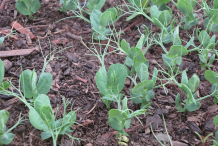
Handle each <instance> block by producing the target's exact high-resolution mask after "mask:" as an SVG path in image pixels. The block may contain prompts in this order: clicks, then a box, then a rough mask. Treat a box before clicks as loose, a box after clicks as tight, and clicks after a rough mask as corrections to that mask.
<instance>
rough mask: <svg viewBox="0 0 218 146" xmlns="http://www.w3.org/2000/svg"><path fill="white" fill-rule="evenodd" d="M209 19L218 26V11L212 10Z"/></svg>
mask: <svg viewBox="0 0 218 146" xmlns="http://www.w3.org/2000/svg"><path fill="white" fill-rule="evenodd" d="M208 15H209V17H210V18H211V19H212V21H213V22H214V23H215V24H216V25H218V9H212V10H210V12H209V14H208Z"/></svg>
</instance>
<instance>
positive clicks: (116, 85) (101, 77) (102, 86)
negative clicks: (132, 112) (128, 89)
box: [96, 64, 127, 108]
mask: <svg viewBox="0 0 218 146" xmlns="http://www.w3.org/2000/svg"><path fill="white" fill-rule="evenodd" d="M126 77H127V71H126V68H125V67H124V66H123V65H122V64H113V65H111V66H110V67H109V69H108V73H107V71H106V69H105V67H101V68H100V69H99V70H98V72H97V73H96V84H97V87H98V89H99V90H100V92H101V94H102V96H106V97H108V98H113V96H116V97H117V96H118V94H119V93H120V91H121V90H122V89H123V86H124V84H125V81H126ZM108 106H109V105H108ZM108 106H107V108H108Z"/></svg>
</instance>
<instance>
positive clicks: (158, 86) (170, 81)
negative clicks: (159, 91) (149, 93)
mask: <svg viewBox="0 0 218 146" xmlns="http://www.w3.org/2000/svg"><path fill="white" fill-rule="evenodd" d="M170 82H171V81H170V80H169V81H168V82H166V83H165V84H162V85H159V86H155V87H154V88H153V89H156V88H160V87H163V86H165V85H167V84H169V83H170Z"/></svg>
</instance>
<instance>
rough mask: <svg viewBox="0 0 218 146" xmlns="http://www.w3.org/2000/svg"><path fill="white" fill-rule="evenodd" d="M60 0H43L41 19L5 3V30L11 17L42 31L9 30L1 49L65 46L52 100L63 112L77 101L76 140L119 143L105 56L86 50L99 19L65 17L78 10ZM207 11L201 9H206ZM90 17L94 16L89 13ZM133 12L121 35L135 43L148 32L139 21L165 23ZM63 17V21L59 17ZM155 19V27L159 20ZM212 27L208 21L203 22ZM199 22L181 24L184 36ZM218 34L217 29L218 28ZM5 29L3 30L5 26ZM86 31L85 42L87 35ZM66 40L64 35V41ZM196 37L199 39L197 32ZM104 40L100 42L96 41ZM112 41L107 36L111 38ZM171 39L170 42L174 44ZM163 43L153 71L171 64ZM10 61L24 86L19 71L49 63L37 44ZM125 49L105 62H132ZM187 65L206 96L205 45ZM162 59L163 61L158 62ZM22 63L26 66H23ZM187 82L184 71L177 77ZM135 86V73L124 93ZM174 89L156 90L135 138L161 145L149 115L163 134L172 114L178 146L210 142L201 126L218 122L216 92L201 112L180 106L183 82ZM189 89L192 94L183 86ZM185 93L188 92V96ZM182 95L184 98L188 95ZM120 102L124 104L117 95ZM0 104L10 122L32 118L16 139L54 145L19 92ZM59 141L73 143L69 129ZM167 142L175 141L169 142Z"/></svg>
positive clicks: (135, 124)
mask: <svg viewBox="0 0 218 146" xmlns="http://www.w3.org/2000/svg"><path fill="white" fill-rule="evenodd" d="M119 4H122V1H121V0H117V1H112V0H107V1H106V3H105V5H104V7H103V9H102V10H103V11H104V10H106V9H108V8H110V7H113V6H116V5H119ZM168 6H169V7H170V8H171V9H172V11H173V15H174V16H177V17H178V19H179V20H180V19H181V18H180V16H179V15H178V14H179V13H177V12H178V10H177V9H176V8H175V6H173V5H172V4H171V3H169V4H168ZM59 8H60V5H59V1H57V0H42V1H41V7H40V9H39V10H38V12H37V13H36V14H34V15H33V16H34V19H29V18H28V16H24V15H22V14H20V13H19V12H17V10H16V8H15V0H8V1H6V2H5V6H4V8H3V9H0V30H8V29H11V23H12V22H13V21H17V22H18V23H20V24H21V25H22V26H23V27H24V28H29V29H30V31H31V32H32V33H33V34H34V35H35V36H37V39H35V40H32V42H30V41H29V40H28V39H27V38H26V35H24V34H22V33H19V32H17V33H16V36H17V37H18V39H17V40H16V39H14V38H12V37H8V38H6V40H5V41H4V43H3V44H2V45H1V46H0V51H12V50H20V49H31V48H34V47H37V46H39V45H40V46H41V49H42V52H43V54H44V56H46V55H47V54H49V52H50V50H54V49H57V51H60V50H63V51H61V52H60V53H58V54H56V55H55V57H58V58H54V59H52V60H51V61H50V63H49V64H48V66H47V67H46V72H50V73H51V74H52V76H53V83H52V88H51V90H50V91H49V93H48V96H49V98H50V100H51V104H52V108H53V109H54V111H55V109H57V107H58V106H59V108H58V114H57V116H58V117H61V116H62V115H63V104H62V96H64V97H65V98H66V99H67V100H71V103H72V104H73V103H74V104H73V106H72V109H73V110H77V112H76V114H77V116H76V117H77V120H76V122H77V123H79V124H81V125H79V124H75V125H74V126H72V127H71V128H72V129H73V130H74V132H72V133H70V135H71V136H73V137H76V138H80V139H81V141H80V142H78V141H75V142H74V144H73V145H75V146H79V145H84V146H92V145H93V146H102V145H104V146H112V145H113V146H114V145H118V144H117V142H118V141H117V139H116V133H115V130H114V129H113V128H111V127H110V126H109V124H108V110H107V109H106V106H105V105H104V103H103V102H102V101H101V100H100V98H101V95H100V92H99V90H98V88H97V86H96V83H95V74H96V72H97V71H98V69H99V68H100V67H101V63H100V62H99V60H98V59H97V57H95V56H91V55H86V54H91V52H90V51H89V50H88V49H87V48H86V47H85V46H84V44H85V45H87V46H88V47H93V46H92V45H91V44H90V43H89V42H92V33H91V31H90V30H91V25H90V24H89V23H87V22H85V21H84V20H82V19H79V18H68V19H64V20H62V21H59V22H57V21H58V20H60V19H63V18H66V17H70V16H73V14H72V13H71V12H67V13H62V12H59V11H58V9H59ZM202 13H203V11H200V12H199V15H202ZM87 17H88V16H87ZM126 18H127V16H123V17H122V18H121V19H119V20H118V21H117V22H116V23H115V26H116V29H117V30H123V29H125V28H127V27H128V26H130V25H131V24H133V23H135V22H137V21H138V22H139V23H137V24H135V25H133V26H132V27H130V28H129V29H128V30H127V31H125V33H124V34H122V35H121V39H125V40H126V41H127V42H128V43H129V44H130V46H131V47H133V46H135V45H136V43H137V42H138V40H139V38H140V33H139V31H138V28H140V26H142V25H146V26H147V27H148V28H149V29H150V30H151V29H152V31H153V32H160V30H159V29H158V28H157V27H156V26H154V25H152V24H151V22H149V20H147V19H146V18H144V17H142V16H138V17H136V18H134V19H133V20H131V21H126ZM54 22H56V23H54ZM151 25H152V27H151ZM195 27H199V28H202V29H204V27H203V26H202V24H199V25H198V26H195ZM195 27H192V28H191V29H190V30H188V31H186V30H182V29H180V38H181V39H182V40H186V41H187V40H189V37H188V35H187V34H192V33H193V30H194V28H195ZM217 35H218V34H216V36H217ZM0 36H3V34H0ZM80 37H82V39H83V42H84V44H83V43H82V42H81V40H80ZM55 40H59V43H57V41H55ZM195 42H196V44H197V43H199V42H198V41H197V40H196V41H195ZM96 43H98V42H96ZM103 43H104V41H103ZM170 46H171V44H170V45H166V46H165V47H166V48H167V49H168V50H169V48H170ZM163 53H164V52H163V50H162V48H161V47H160V46H157V45H154V46H152V47H151V48H149V51H148V52H147V53H146V55H145V57H146V59H147V60H148V61H149V64H150V67H149V71H150V72H151V73H152V71H153V68H154V67H156V68H158V69H161V67H163V68H164V69H166V70H167V68H165V67H164V64H163V61H162V57H161V56H162V54H163ZM1 59H2V60H3V61H4V60H7V61H9V67H8V69H7V71H6V72H5V78H4V80H7V79H10V78H11V79H12V82H13V83H14V85H15V86H18V81H19V75H20V73H21V69H23V70H25V69H30V70H33V69H35V70H36V72H37V74H38V75H39V74H40V72H41V70H42V68H43V64H44V59H43V55H42V53H41V51H40V50H36V51H33V52H32V53H30V54H28V55H24V56H11V57H4V58H1ZM124 61H125V56H124V55H122V54H119V53H110V54H108V55H107V56H106V57H105V66H106V67H107V68H108V67H109V66H110V65H111V64H115V63H124ZM183 61H184V63H183V64H184V65H183V70H184V69H186V70H187V75H188V77H189V78H190V77H191V76H192V75H193V74H194V73H195V74H197V75H198V76H199V77H200V80H201V82H200V85H199V88H198V90H197V93H198V97H203V96H206V95H208V94H210V91H211V84H210V83H209V82H208V81H207V80H205V78H204V72H205V70H201V67H200V64H199V59H198V53H197V52H191V53H189V54H188V55H187V56H185V57H183ZM157 63H158V64H157ZM21 66H22V68H21ZM212 70H213V71H215V72H217V71H218V66H217V61H215V62H214V63H213V67H212ZM177 79H178V81H179V82H180V80H181V79H180V78H179V77H178V78H177ZM131 88H132V83H131V81H129V80H127V81H126V83H125V87H124V89H123V91H122V92H123V93H125V95H126V96H127V97H129V94H130V93H129V89H131ZM167 89H168V94H166V93H165V91H164V88H158V89H155V90H154V93H155V97H154V98H153V99H152V100H151V108H150V109H148V112H147V114H146V115H145V116H139V119H140V120H141V122H142V124H143V125H141V124H140V122H139V121H138V120H137V119H136V118H134V119H132V122H131V127H130V129H129V131H128V134H129V139H130V141H129V143H128V145H129V146H158V145H160V144H159V143H158V142H157V140H156V139H155V137H154V136H153V134H152V132H151V129H150V126H149V123H150V122H152V121H153V123H152V127H153V130H154V132H155V134H158V133H161V132H162V133H164V134H166V130H165V128H164V124H163V123H164V121H163V118H162V114H163V115H164V118H165V122H166V127H167V131H168V133H169V135H170V136H171V137H172V140H173V141H174V145H175V146H194V145H196V146H198V145H199V146H201V145H202V143H201V141H200V139H199V138H198V136H197V135H196V134H195V133H194V132H195V131H197V132H198V133H200V134H201V135H202V136H206V135H208V134H210V133H212V132H215V131H216V130H217V127H216V126H215V125H214V124H213V122H212V121H213V118H214V116H216V115H218V105H217V104H213V97H209V98H207V99H206V100H203V101H201V107H200V108H199V109H198V110H197V111H194V112H186V113H180V112H177V111H178V110H177V109H176V108H175V96H176V95H177V93H178V92H180V93H181V91H180V90H179V88H178V87H177V86H173V85H169V86H167ZM181 95H184V94H181ZM183 97H184V98H185V96H183ZM183 97H182V98H183ZM128 106H129V108H130V109H132V110H138V109H139V108H140V107H139V106H138V105H136V104H134V103H132V102H131V101H129V102H128ZM111 107H112V108H115V107H116V105H115V104H114V103H112V105H111ZM0 109H6V110H8V111H9V113H10V118H9V121H8V123H7V127H8V128H10V127H12V126H13V125H14V124H15V123H16V122H17V120H18V117H19V115H20V113H21V115H22V116H24V117H25V119H27V120H26V121H24V122H23V124H21V125H19V126H18V127H16V128H15V129H14V130H13V131H12V132H13V133H14V134H15V137H14V140H13V142H12V143H11V144H9V145H13V146H14V145H16V146H28V145H30V146H51V145H52V139H51V138H50V139H48V140H45V141H42V140H41V138H40V134H41V131H39V130H37V129H35V128H34V127H33V126H32V125H31V123H30V122H29V120H28V119H29V118H28V113H29V110H28V108H27V107H26V106H25V105H24V104H23V103H22V102H20V101H19V100H18V99H17V98H16V97H4V96H1V97H0ZM70 110H71V104H70V106H69V107H68V108H67V112H69V111H70ZM211 139H214V137H210V138H209V139H208V140H207V143H206V145H212V143H211V142H210V140H211ZM57 143H58V145H60V146H70V145H72V144H71V139H69V138H68V137H67V136H60V137H59V139H58V142H57ZM166 145H170V144H169V143H167V144H166Z"/></svg>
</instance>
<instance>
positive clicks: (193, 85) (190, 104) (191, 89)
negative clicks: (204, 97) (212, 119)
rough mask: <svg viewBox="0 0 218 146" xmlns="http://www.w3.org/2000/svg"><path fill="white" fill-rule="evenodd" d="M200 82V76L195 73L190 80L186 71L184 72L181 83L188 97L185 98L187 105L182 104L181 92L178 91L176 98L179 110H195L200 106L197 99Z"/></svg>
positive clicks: (181, 87)
mask: <svg viewBox="0 0 218 146" xmlns="http://www.w3.org/2000/svg"><path fill="white" fill-rule="evenodd" d="M199 83H200V79H199V77H198V76H197V75H196V74H194V75H193V76H192V77H191V78H190V79H189V80H188V77H187V74H186V71H183V73H182V79H181V85H180V89H181V90H182V91H183V92H184V93H185V95H186V97H187V99H186V100H184V102H185V106H184V108H183V107H182V105H181V100H180V94H179V93H178V94H177V96H176V99H175V103H176V106H177V109H179V112H184V111H190V112H191V111H195V110H197V109H198V108H199V107H200V105H201V104H200V102H198V101H196V100H195V98H196V97H197V92H196V89H197V88H198V86H199Z"/></svg>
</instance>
